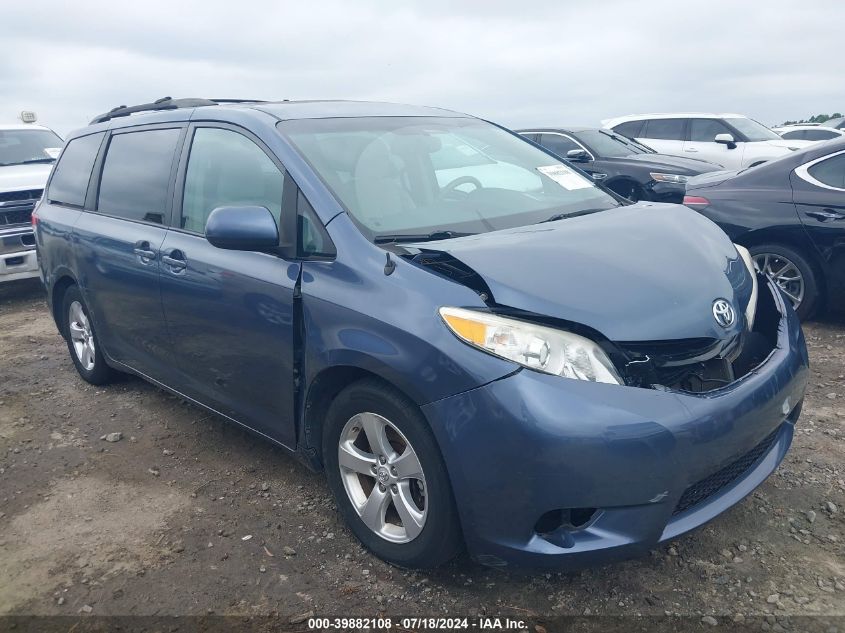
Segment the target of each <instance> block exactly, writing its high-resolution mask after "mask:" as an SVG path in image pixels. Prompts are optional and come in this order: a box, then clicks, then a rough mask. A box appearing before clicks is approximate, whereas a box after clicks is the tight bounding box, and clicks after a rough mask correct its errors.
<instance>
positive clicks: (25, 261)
mask: <svg viewBox="0 0 845 633" xmlns="http://www.w3.org/2000/svg"><path fill="white" fill-rule="evenodd" d="M32 277H38V259H37V257H36V255H35V236H34V235H33V233H32V229H31V228H30V227H29V226H24V227H19V228H12V229H8V230H4V231H0V283H2V282H4V281H14V280H16V279H29V278H32Z"/></svg>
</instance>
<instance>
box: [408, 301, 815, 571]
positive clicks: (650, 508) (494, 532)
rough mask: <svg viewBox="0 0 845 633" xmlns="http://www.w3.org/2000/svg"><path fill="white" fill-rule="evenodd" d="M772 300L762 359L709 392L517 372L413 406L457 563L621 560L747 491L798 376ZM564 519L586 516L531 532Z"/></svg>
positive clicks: (780, 444) (786, 431)
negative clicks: (446, 493)
mask: <svg viewBox="0 0 845 633" xmlns="http://www.w3.org/2000/svg"><path fill="white" fill-rule="evenodd" d="M776 302H777V303H778V307H779V309H780V311H781V313H782V317H781V319H780V323H779V324H778V342H777V346H776V347H775V349H774V350H773V352H772V353H771V355H770V356H769V358H768V359H767V360H766V362H765V363H763V364H762V365H760V366H759V367H758V368H756V369H755V370H754V371H752V372H751V373H749V374H748V375H746V376H744V377H742V378H740V379H738V380H736V381H735V382H733V383H731V384H730V385H728V386H726V387H724V388H721V389H718V390H715V391H710V392H706V393H701V394H686V393H682V392H674V391H660V390H656V389H645V388H635V387H622V386H617V385H605V384H597V383H589V382H582V381H577V380H567V379H562V378H559V377H556V376H550V375H545V374H540V373H537V372H532V371H529V370H521V371H518V372H517V373H515V374H512V375H510V376H508V377H506V378H503V379H501V380H498V381H495V382H492V383H490V384H488V385H485V386H483V387H480V388H478V389H474V390H472V391H469V392H466V393H463V394H459V395H456V396H453V397H451V398H446V399H444V400H441V401H438V402H434V403H431V404H428V405H426V406H425V407H423V410H424V412H425V414H426V416H427V417H428V419H429V420H430V421H431V424H432V428H433V429H434V431H435V434H436V435H437V436H438V441H439V443H440V446H441V449H442V451H443V454H444V458H445V461H446V464H447V468H448V470H449V474H450V477H451V480H452V486H453V490H454V494H455V499H456V502H457V506H458V511H459V513H460V518H461V522H462V526H463V530H464V536H465V539H466V542H467V547H468V549H469V551H470V553H471V555H472V556H473V557H474V558H475V559H476V560H478V561H479V562H482V563H485V564H490V565H500V566H505V565H518V566H523V565H527V566H532V567H554V568H572V567H579V566H583V565H588V564H595V563H600V562H604V561H608V560H615V559H619V558H625V557H630V556H635V555H638V554H641V553H644V552H645V551H647V550H648V549H649V548H651V547H653V546H654V545H656V544H657V543H659V542H661V541H665V540H667V539H671V538H674V537H676V536H678V535H680V534H683V533H684V532H687V531H689V530H691V529H694V528H696V527H698V526H700V525H702V524H703V523H705V522H707V521H709V520H710V519H712V518H714V517H715V516H717V515H718V514H720V513H721V512H723V511H724V510H726V509H727V508H729V507H731V506H732V505H734V504H736V503H737V502H739V501H740V500H741V499H742V498H744V497H745V496H746V495H747V494H749V493H750V492H751V491H752V490H753V489H754V488H756V487H757V486H758V485H759V484H760V483H761V482H762V481H763V480H764V479H765V478H766V477H767V476H768V475H769V474H770V473H771V472H772V471H773V470H774V469H775V468H776V467H777V465H778V464H779V463H780V462H781V460H782V459H783V456H784V455H785V454H786V451H787V449H788V448H789V446H790V443H791V440H792V433H793V426H794V424H795V422H796V420H797V418H798V415H799V414H800V410H801V402H802V398H803V396H804V390H805V387H806V383H807V376H808V358H807V350H806V345H805V342H804V337H803V333H802V332H801V328H800V325H799V323H798V319H797V317H796V316H795V313H794V312H793V311H792V310H791V309H786V308H785V306H784V304H783V300H782V298H781V297H780V295H777V297H776ZM735 471H736V472H735ZM714 482H716V483H718V484H719V486H716V485H714ZM708 486H709V488H708ZM690 500H692V501H693V503H692V505H690ZM679 503H680V505H679ZM572 508H596V509H597V511H596V512H595V514H593V515H592V518H591V519H590V521H589V522H588V523H587V524H586V525H584V526H581V527H580V528H578V529H571V528H570V529H566V528H560V529H559V530H556V531H554V532H551V533H542V534H541V533H539V532H538V531H536V530H535V527H536V524H537V521H538V519H539V518H540V517H541V516H542V515H544V514H545V513H547V512H550V511H553V510H556V509H572Z"/></svg>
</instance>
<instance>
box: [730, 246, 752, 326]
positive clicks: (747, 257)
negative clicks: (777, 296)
mask: <svg viewBox="0 0 845 633" xmlns="http://www.w3.org/2000/svg"><path fill="white" fill-rule="evenodd" d="M734 246H735V247H736V252H737V253H739V256H740V257H741V258H742V261H744V262H745V267H746V268H747V269H748V272H749V273H751V281H752V284H753V285H752V286H751V298H750V299H748V306H747V307H746V308H745V323H746V325H747V326H748V329H749V330H751V329H753V328H754V317H755V316H756V313H757V269H756V268H755V267H754V260H753V259H751V253H749V252H748V249H747V248H745V247H744V246H740V245H739V244H734Z"/></svg>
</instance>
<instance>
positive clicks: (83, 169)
mask: <svg viewBox="0 0 845 633" xmlns="http://www.w3.org/2000/svg"><path fill="white" fill-rule="evenodd" d="M103 136H105V132H100V133H98V134H89V135H88V136H80V137H78V138H75V139H72V140H71V141H69V142H68V144H67V145H66V146H65V148H64V150H63V151H62V155H61V156H60V157H59V163H58V164H57V165H56V171H55V173H54V174H53V179H52V180H51V181H50V189H49V190H48V192H47V199H48V200H49V201H50V202H53V203H56V204H66V205H70V206H74V207H82V206H84V205H85V193H86V192H87V191H88V181H89V180H91V169H92V168H93V167H94V161H95V160H96V158H97V153H98V152H99V150H100V144H101V143H102V142H103Z"/></svg>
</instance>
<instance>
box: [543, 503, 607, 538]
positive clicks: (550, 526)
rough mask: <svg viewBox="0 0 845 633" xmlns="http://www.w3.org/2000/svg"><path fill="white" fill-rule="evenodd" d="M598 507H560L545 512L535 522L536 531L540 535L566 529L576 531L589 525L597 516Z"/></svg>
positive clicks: (566, 530) (565, 530)
mask: <svg viewBox="0 0 845 633" xmlns="http://www.w3.org/2000/svg"><path fill="white" fill-rule="evenodd" d="M597 512H598V510H597V509H596V508H558V509H556V510H549V511H548V512H546V513H545V514H543V515H542V516H541V517H540V518H539V519H537V523H535V524H534V531H535V532H536V533H537V534H539V535H540V536H544V535H547V534H552V533H553V532H558V531H564V532H574V531H575V530H580V529H581V528H583V527H585V526H586V525H588V524H589V523H590V522H591V521H592V520H593V517H595V515H596V513H597Z"/></svg>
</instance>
